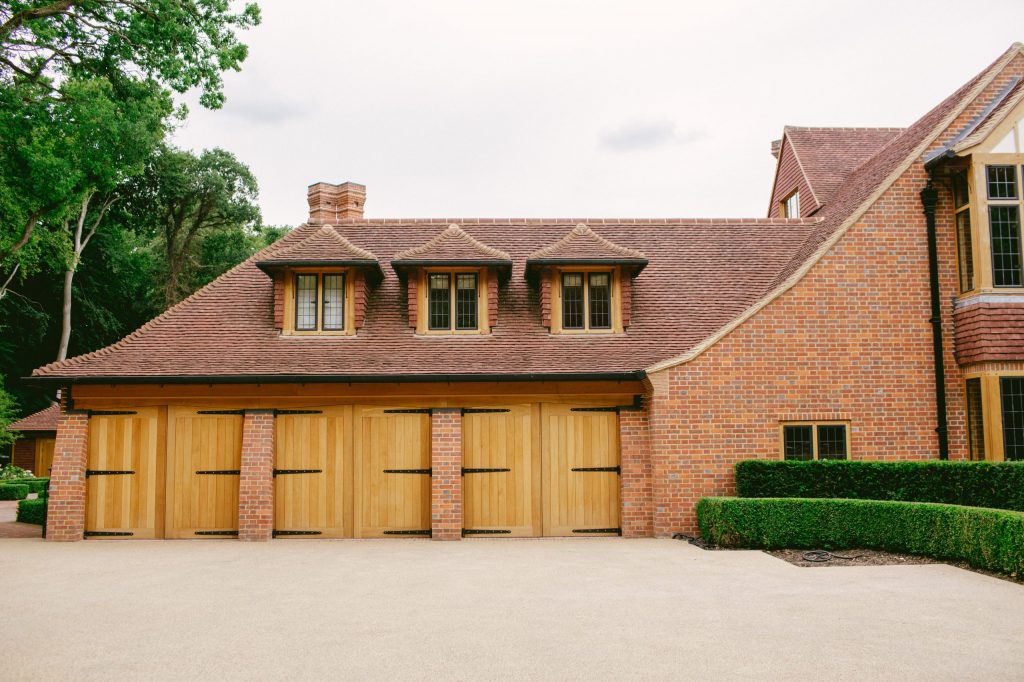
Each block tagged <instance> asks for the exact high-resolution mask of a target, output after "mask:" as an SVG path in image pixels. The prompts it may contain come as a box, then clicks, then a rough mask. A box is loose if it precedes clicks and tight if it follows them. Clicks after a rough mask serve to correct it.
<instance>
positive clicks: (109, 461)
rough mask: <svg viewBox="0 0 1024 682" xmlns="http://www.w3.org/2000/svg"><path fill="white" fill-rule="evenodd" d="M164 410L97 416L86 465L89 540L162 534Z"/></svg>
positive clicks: (87, 532)
mask: <svg viewBox="0 0 1024 682" xmlns="http://www.w3.org/2000/svg"><path fill="white" fill-rule="evenodd" d="M163 449H164V434H163V428H162V420H161V419H160V413H159V409H158V408H155V407H150V408H140V409H137V410H133V411H124V412H111V413H108V414H103V413H94V414H93V416H92V417H91V418H90V420H89V454H88V464H87V466H86V472H85V475H86V498H85V499H86V503H85V534H86V537H112V538H119V537H126V538H127V537H131V538H155V537H162V536H163V528H162V519H163V501H164V496H163V492H164V488H163V472H162V471H161V470H160V463H161V461H162V460H163Z"/></svg>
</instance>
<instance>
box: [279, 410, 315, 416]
mask: <svg viewBox="0 0 1024 682" xmlns="http://www.w3.org/2000/svg"><path fill="white" fill-rule="evenodd" d="M323 413H324V411H323V410H274V416H275V417H279V416H281V415H283V414H323Z"/></svg>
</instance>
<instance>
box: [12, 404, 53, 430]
mask: <svg viewBox="0 0 1024 682" xmlns="http://www.w3.org/2000/svg"><path fill="white" fill-rule="evenodd" d="M59 418H60V405H50V406H49V407H47V408H46V409H43V410H39V411H38V412H35V413H33V414H30V415H29V416H27V417H25V418H24V419H19V420H18V421H16V422H14V423H13V424H11V425H10V426H8V427H7V429H8V430H9V431H56V430H57V420H58V419H59Z"/></svg>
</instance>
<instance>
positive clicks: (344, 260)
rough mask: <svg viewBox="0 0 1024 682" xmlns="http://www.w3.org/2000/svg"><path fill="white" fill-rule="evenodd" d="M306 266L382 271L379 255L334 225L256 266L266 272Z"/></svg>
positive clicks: (260, 261)
mask: <svg viewBox="0 0 1024 682" xmlns="http://www.w3.org/2000/svg"><path fill="white" fill-rule="evenodd" d="M302 265H326V266H332V265H333V266H361V267H366V268H371V269H373V270H375V271H376V272H377V273H380V272H381V268H380V263H379V262H378V261H377V257H376V256H375V255H373V254H372V253H370V252H369V251H367V250H366V249H363V248H360V247H358V246H356V245H355V244H353V243H352V242H350V241H349V240H347V239H345V238H344V237H343V236H341V235H340V234H338V231H337V230H335V229H334V227H332V226H331V225H324V226H323V227H321V228H320V229H319V230H317V231H316V232H314V233H313V234H311V235H309V236H308V237H306V238H305V239H303V240H302V241H300V242H298V243H297V244H295V245H294V246H290V247H288V248H286V249H282V250H280V251H278V252H277V253H275V254H274V255H272V256H271V257H269V258H265V259H263V260H259V261H256V267H258V268H259V269H260V270H262V271H263V272H266V273H270V272H271V271H272V270H274V269H276V268H283V267H294V266H302Z"/></svg>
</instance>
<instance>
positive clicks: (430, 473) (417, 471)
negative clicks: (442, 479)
mask: <svg viewBox="0 0 1024 682" xmlns="http://www.w3.org/2000/svg"><path fill="white" fill-rule="evenodd" d="M384 473H385V474H423V475H424V476H433V475H434V470H433V469H385V470H384Z"/></svg>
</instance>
